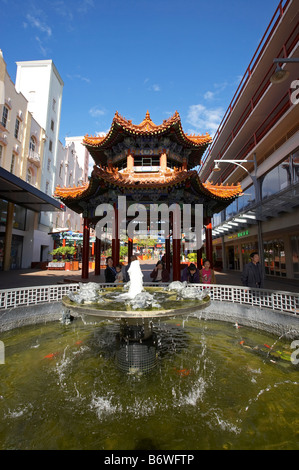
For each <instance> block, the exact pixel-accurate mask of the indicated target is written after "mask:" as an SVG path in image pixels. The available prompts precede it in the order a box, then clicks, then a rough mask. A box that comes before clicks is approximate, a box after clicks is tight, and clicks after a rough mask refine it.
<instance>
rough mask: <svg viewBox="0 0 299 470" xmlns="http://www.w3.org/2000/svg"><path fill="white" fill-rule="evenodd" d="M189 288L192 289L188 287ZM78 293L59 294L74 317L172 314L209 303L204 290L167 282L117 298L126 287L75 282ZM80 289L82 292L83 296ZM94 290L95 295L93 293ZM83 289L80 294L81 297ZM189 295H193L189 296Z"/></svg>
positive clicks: (108, 317) (183, 314)
mask: <svg viewBox="0 0 299 470" xmlns="http://www.w3.org/2000/svg"><path fill="white" fill-rule="evenodd" d="M192 289H193V293H192V292H191V290H192ZM80 291H83V292H81V296H80V294H79V295H78V294H76V293H75V294H74V293H71V294H69V295H68V296H65V297H63V299H62V304H63V306H64V308H65V311H68V313H70V314H71V315H73V316H74V317H78V316H80V317H82V316H83V317H84V316H91V317H97V318H100V319H132V318H135V319H136V318H148V319H150V318H153V319H162V318H165V319H167V318H172V317H177V316H185V315H190V314H192V313H193V312H195V311H199V310H202V309H205V308H206V307H208V306H209V305H210V296H209V295H208V293H209V292H208V290H206V291H202V290H201V289H199V288H198V287H197V288H193V287H191V286H187V284H186V283H180V282H177V283H171V284H170V285H169V286H168V287H167V288H165V287H161V286H159V287H152V286H150V287H144V288H143V291H142V293H140V294H138V295H137V296H136V297H135V298H134V299H124V300H122V301H120V300H119V298H121V296H122V295H123V293H124V292H125V291H126V289H125V288H124V287H105V288H103V289H100V287H99V285H96V283H88V284H79V292H80ZM84 291H85V292H86V294H85V296H84ZM96 292H98V295H97V294H96ZM82 293H83V297H82ZM192 295H193V296H192Z"/></svg>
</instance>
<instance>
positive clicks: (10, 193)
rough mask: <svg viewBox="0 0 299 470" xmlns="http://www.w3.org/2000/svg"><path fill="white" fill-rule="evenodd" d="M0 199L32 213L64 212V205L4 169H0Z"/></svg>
mask: <svg viewBox="0 0 299 470" xmlns="http://www.w3.org/2000/svg"><path fill="white" fill-rule="evenodd" d="M0 198H1V199H5V200H6V201H9V202H13V203H14V204H17V205H18V206H22V207H25V208H26V209H30V210H32V211H34V212H42V211H45V212H54V211H65V205H64V204H62V203H61V202H60V201H58V200H56V199H54V198H52V197H51V196H48V195H47V194H45V193H43V192H42V191H40V190H39V189H37V188H35V187H34V186H32V185H31V184H29V183H27V182H26V181H24V180H22V179H21V178H18V177H17V176H15V175H13V174H12V173H10V172H9V171H7V170H5V169H4V168H0Z"/></svg>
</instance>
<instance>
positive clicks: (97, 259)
mask: <svg viewBox="0 0 299 470" xmlns="http://www.w3.org/2000/svg"><path fill="white" fill-rule="evenodd" d="M94 274H95V276H98V275H99V274H101V239H100V238H98V237H96V242H95V265H94Z"/></svg>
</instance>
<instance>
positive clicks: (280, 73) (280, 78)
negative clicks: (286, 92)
mask: <svg viewBox="0 0 299 470" xmlns="http://www.w3.org/2000/svg"><path fill="white" fill-rule="evenodd" d="M273 62H274V64H277V66H276V70H275V72H274V74H273V75H272V77H271V78H270V81H271V83H273V84H277V83H282V82H284V81H285V80H286V79H287V78H288V76H289V75H290V72H289V71H288V70H285V69H283V68H282V67H281V66H280V64H290V63H293V64H294V63H299V58H296V59H285V58H283V57H281V58H280V57H278V58H277V59H273Z"/></svg>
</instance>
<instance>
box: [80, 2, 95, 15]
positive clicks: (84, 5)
mask: <svg viewBox="0 0 299 470" xmlns="http://www.w3.org/2000/svg"><path fill="white" fill-rule="evenodd" d="M93 7H94V1H93V0H82V1H80V5H79V6H78V8H77V10H78V12H79V13H86V12H87V10H88V9H89V8H93Z"/></svg>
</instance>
